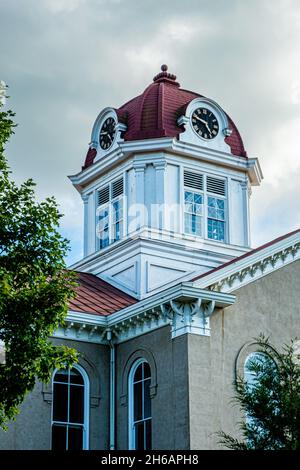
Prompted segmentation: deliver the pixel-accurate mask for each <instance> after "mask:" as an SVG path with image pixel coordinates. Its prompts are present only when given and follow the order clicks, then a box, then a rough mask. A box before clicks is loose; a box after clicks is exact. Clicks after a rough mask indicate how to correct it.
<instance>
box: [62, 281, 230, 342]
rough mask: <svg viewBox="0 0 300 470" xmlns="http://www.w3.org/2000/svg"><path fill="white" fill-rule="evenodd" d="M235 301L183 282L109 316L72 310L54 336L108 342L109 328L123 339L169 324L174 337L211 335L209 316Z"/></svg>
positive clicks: (118, 338) (227, 295)
mask: <svg viewBox="0 0 300 470" xmlns="http://www.w3.org/2000/svg"><path fill="white" fill-rule="evenodd" d="M234 301H235V296H234V295H233V294H224V293H223V292H214V291H209V290H207V289H201V288H199V287H197V286H195V285H194V284H193V283H191V282H183V283H181V284H178V285H176V286H174V287H171V288H169V289H167V290H165V291H163V292H160V293H158V294H156V295H153V296H151V297H148V298H147V299H145V300H142V301H140V302H138V303H136V304H134V305H131V306H129V307H126V308H124V309H122V310H119V311H118V312H115V313H113V314H111V315H109V316H106V317H103V316H98V315H95V314H89V313H88V312H85V313H82V312H74V311H69V313H68V315H67V318H66V322H65V325H64V326H62V327H60V328H58V330H57V331H56V333H55V334H54V336H55V337H59V338H65V339H72V340H77V341H88V342H93V343H100V344H106V343H107V340H106V334H107V332H108V331H109V332H110V333H112V335H113V338H114V341H115V342H116V343H120V342H123V341H127V340H129V339H132V338H133V337H136V336H139V335H141V334H145V333H147V332H150V331H153V330H155V329H157V328H161V327H163V326H166V325H171V327H172V337H175V336H178V335H179V334H183V333H186V332H190V333H195V334H204V335H208V334H209V331H210V328H209V318H208V317H209V316H210V315H211V314H212V313H213V312H214V311H215V310H216V309H222V308H225V307H227V306H230V305H232V304H233V303H234ZM180 309H182V314H181V313H180ZM208 312H209V313H208ZM182 323H184V329H183V325H182ZM178 325H179V326H178Z"/></svg>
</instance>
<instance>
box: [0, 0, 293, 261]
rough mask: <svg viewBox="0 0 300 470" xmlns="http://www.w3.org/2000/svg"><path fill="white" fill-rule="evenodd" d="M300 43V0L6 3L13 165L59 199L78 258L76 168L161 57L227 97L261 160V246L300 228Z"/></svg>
mask: <svg viewBox="0 0 300 470" xmlns="http://www.w3.org/2000/svg"><path fill="white" fill-rule="evenodd" d="M299 46H300V2H299V0H214V1H211V0H195V1H194V0H190V1H189V0H185V1H182V0H172V1H171V0H159V1H158V0H156V1H155V0H140V1H138V0H0V79H2V80H4V81H5V82H6V83H7V84H8V85H9V94H10V96H11V98H10V100H9V103H8V105H9V107H11V108H12V109H13V110H14V111H15V112H16V114H17V116H16V121H17V122H18V124H19V125H18V128H17V130H16V135H15V136H14V137H13V139H12V142H11V144H10V145H9V147H8V149H7V150H8V151H7V155H8V158H9V163H10V166H11V168H12V169H13V172H14V177H15V179H16V180H17V181H18V182H21V181H22V180H24V179H26V178H28V177H32V178H33V179H34V180H35V181H36V183H37V193H38V196H39V197H40V198H41V197H46V196H48V195H54V196H55V197H56V198H57V200H58V202H59V203H60V205H61V209H62V211H63V212H64V213H65V218H64V221H63V223H62V232H63V234H64V235H65V236H67V237H68V238H69V239H70V240H71V241H72V253H71V255H70V257H69V261H74V260H76V259H78V258H79V257H80V256H81V253H82V204H81V199H80V197H79V195H78V194H77V192H76V191H75V189H73V187H72V185H71V183H70V182H69V180H68V179H67V175H70V174H75V173H77V172H78V171H79V170H80V168H81V165H82V164H83V161H84V158H85V154H86V151H87V147H88V142H89V140H90V133H91V128H92V125H93V122H94V120H95V118H96V117H97V115H98V113H99V111H100V110H101V109H102V108H104V107H105V106H112V107H119V106H120V105H121V104H123V103H124V102H125V101H127V100H128V99H130V98H132V97H134V96H136V95H138V94H139V93H141V92H142V91H143V89H144V88H145V87H146V86H147V85H148V84H149V83H150V82H151V81H152V77H153V76H154V75H155V74H156V73H158V72H159V69H160V65H161V64H162V63H166V64H168V65H169V71H170V72H171V73H175V74H176V75H177V78H178V81H179V82H180V83H181V85H182V86H183V87H184V88H187V89H190V90H193V91H196V92H198V93H201V94H203V95H205V96H207V97H210V98H212V99H214V100H215V101H217V102H218V103H219V104H220V105H221V106H222V107H223V108H224V109H225V111H226V112H228V114H229V115H230V116H231V117H232V118H233V120H234V121H235V123H236V125H237V127H238V128H239V130H240V132H241V135H242V137H243V140H244V144H245V147H246V149H247V151H248V154H249V156H256V157H259V159H260V164H261V167H262V170H263V173H264V180H263V183H262V185H261V187H260V188H254V190H253V194H252V197H251V219H252V245H253V246H257V245H259V244H262V243H264V242H266V241H268V240H270V239H272V238H275V237H276V236H279V235H281V234H283V233H286V232H288V231H290V230H293V229H295V228H297V227H299V226H300V204H299V201H300V184H299V183H300V146H299V138H300V47H299Z"/></svg>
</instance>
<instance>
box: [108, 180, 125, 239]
mask: <svg viewBox="0 0 300 470" xmlns="http://www.w3.org/2000/svg"><path fill="white" fill-rule="evenodd" d="M123 184H124V183H123ZM118 201H121V204H120V206H121V209H122V217H121V219H119V220H118V221H117V222H119V223H121V224H122V230H121V231H120V238H118V240H116V239H115V235H116V233H115V226H116V223H117V222H114V203H115V202H118ZM111 235H112V243H114V242H115V241H119V240H121V238H122V237H123V236H124V190H123V194H121V195H120V196H117V197H115V198H114V199H112V201H111Z"/></svg>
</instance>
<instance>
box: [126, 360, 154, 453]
mask: <svg viewBox="0 0 300 470" xmlns="http://www.w3.org/2000/svg"><path fill="white" fill-rule="evenodd" d="M150 384H151V371H150V366H149V364H148V362H146V361H145V359H139V360H138V361H136V363H135V364H134V365H133V366H132V368H131V371H130V374H129V384H128V385H129V449H131V450H132V449H134V450H150V449H151V447H152V442H151V441H152V436H151V435H152V415H151V398H150Z"/></svg>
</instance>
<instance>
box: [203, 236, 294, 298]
mask: <svg viewBox="0 0 300 470" xmlns="http://www.w3.org/2000/svg"><path fill="white" fill-rule="evenodd" d="M298 259H300V233H299V232H298V233H295V234H294V235H291V236H290V237H288V238H286V239H284V240H281V241H279V242H277V243H274V244H272V245H269V246H267V247H266V248H264V249H262V250H260V251H258V252H255V253H253V255H251V254H250V255H249V256H247V257H245V258H243V259H241V260H238V261H237V262H236V263H231V264H230V265H228V266H225V267H224V268H223V269H222V268H221V269H219V270H217V271H215V272H212V273H211V274H208V275H207V276H204V277H203V278H201V279H199V280H198V281H195V282H194V285H197V286H198V287H201V288H209V289H211V290H213V291H216V292H220V291H222V292H226V293H229V292H234V291H236V290H237V289H239V288H241V287H243V286H245V285H246V284H249V283H251V282H253V281H256V280H257V279H259V278H261V277H263V276H266V275H267V274H270V273H272V272H274V271H276V270H278V269H280V268H282V267H284V266H287V265H288V264H290V263H292V262H294V261H296V260H298Z"/></svg>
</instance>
